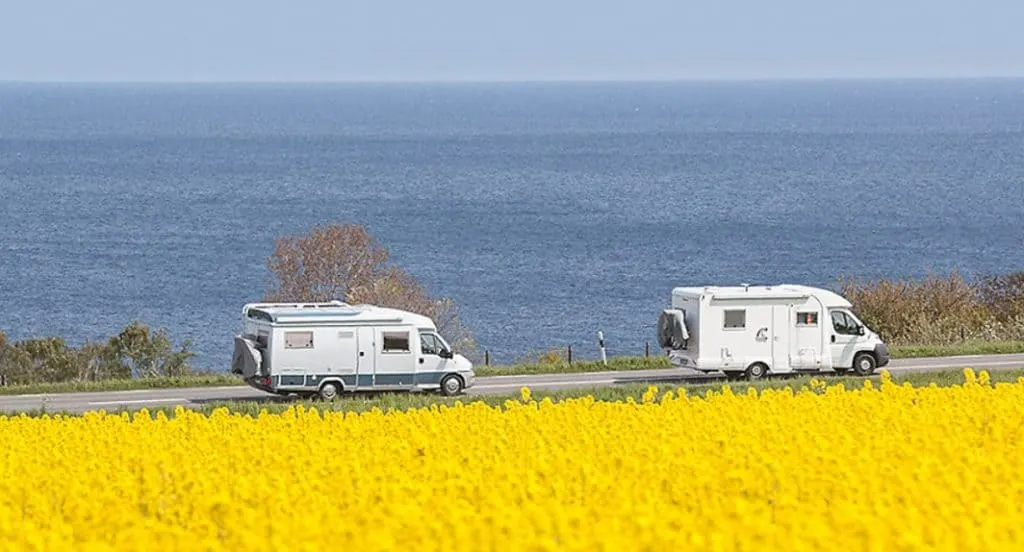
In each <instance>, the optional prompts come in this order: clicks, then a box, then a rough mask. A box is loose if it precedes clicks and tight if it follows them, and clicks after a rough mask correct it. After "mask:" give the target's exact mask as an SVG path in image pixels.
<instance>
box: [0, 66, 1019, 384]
mask: <svg viewBox="0 0 1024 552" xmlns="http://www.w3.org/2000/svg"><path fill="white" fill-rule="evenodd" d="M331 221H349V222H357V223H361V224H365V225H366V226H367V227H368V228H369V229H370V230H371V231H372V232H373V233H374V235H375V236H376V237H378V238H379V239H380V240H381V241H382V242H383V243H384V244H385V245H386V246H387V247H388V248H389V249H390V251H391V254H392V259H393V261H395V262H396V263H398V264H400V265H402V266H403V267H405V268H406V269H407V270H408V271H409V272H411V273H412V274H413V275H414V276H415V277H417V278H418V279H420V280H421V281H422V282H423V283H424V284H425V285H426V286H427V288H428V289H429V291H431V292H432V293H434V294H436V295H445V296H449V297H452V298H453V299H454V300H455V301H456V302H457V303H458V305H459V307H460V310H461V313H462V316H463V318H464V320H465V321H466V322H467V323H468V324H469V325H470V326H471V327H472V329H473V331H474V334H475V336H476V338H477V340H478V342H479V343H480V346H481V348H482V349H483V348H486V349H488V350H489V351H490V352H491V355H492V359H494V360H495V361H512V360H516V359H518V358H520V357H521V356H523V355H525V354H527V353H528V352H530V351H532V350H539V349H545V348H548V347H553V346H564V345H566V344H570V343H571V344H573V346H574V349H575V353H576V354H577V355H578V356H581V357H593V356H595V355H596V353H597V349H596V335H595V334H596V332H597V330H599V329H600V330H603V331H604V334H605V337H606V342H607V345H608V353H609V354H611V355H616V354H636V353H642V352H643V348H644V343H645V342H647V341H649V342H651V343H652V346H653V343H654V327H655V322H656V319H657V314H658V312H659V310H660V309H661V308H663V306H664V305H665V304H666V303H667V301H668V298H669V292H670V289H671V287H672V286H675V285H690V284H715V283H719V284H734V283H739V282H752V283H758V282H760V283H768V282H801V283H808V284H813V285H824V286H831V285H832V284H833V283H834V282H835V280H836V278H837V277H838V276H840V275H844V274H845V275H857V276H860V277H865V278H876V277H887V276H903V275H906V276H920V275H922V274H924V273H926V272H927V271H929V270H932V271H938V272H944V271H946V270H948V269H950V268H951V267H954V266H957V267H959V268H960V269H961V270H962V271H964V272H965V273H967V274H974V273H994V272H1005V271H1009V270H1021V269H1024V224H1022V222H1024V81H1021V80H1016V81H1015V80H991V81H987V80H978V81H946V82H941V81H833V82H758V83H629V84H625V83H623V84H607V83H602V84H599V83H593V84H591V83H586V84H583V83H580V84H460V85H445V84H433V85H428V84H418V85H412V84H410V85H315V86H313V85H309V86H303V85H276V86H275V85H252V86H249V85H188V86H186V85H41V84H7V85H0V306H2V309H0V329H2V330H3V331H5V332H6V333H7V334H8V335H9V336H10V337H12V338H14V339H18V338H25V337H31V336H43V335H61V336H64V337H65V338H66V339H68V341H69V342H72V343H79V342H81V341H82V340H84V339H86V338H90V339H104V338H106V337H107V336H109V335H111V334H113V333H116V332H117V331H119V330H120V329H121V328H122V327H124V325H125V324H126V323H127V322H128V321H130V320H132V319H139V320H142V321H144V322H146V323H148V324H150V325H153V326H163V327H166V328H168V330H169V331H170V334H171V336H172V337H173V338H175V339H176V340H181V339H184V338H189V339H192V340H193V341H194V344H195V345H194V349H195V350H196V352H197V353H198V356H197V358H196V359H195V365H196V366H199V367H202V368H213V369H224V368H226V367H227V364H228V363H229V361H230V355H231V349H232V344H231V337H232V336H233V335H234V334H235V333H236V332H237V330H238V329H239V327H240V324H241V321H240V309H241V307H242V305H243V304H244V303H245V302H247V301H253V300H258V299H259V298H260V296H261V294H262V292H263V290H264V288H265V286H266V284H267V282H268V276H269V274H268V272H267V270H266V265H265V263H266V259H267V256H268V255H269V254H270V252H271V251H272V249H273V246H274V239H275V237H277V236H279V235H282V234H285V233H294V232H302V231H305V230H308V229H309V228H310V227H311V226H312V225H314V224H317V223H325V222H331Z"/></svg>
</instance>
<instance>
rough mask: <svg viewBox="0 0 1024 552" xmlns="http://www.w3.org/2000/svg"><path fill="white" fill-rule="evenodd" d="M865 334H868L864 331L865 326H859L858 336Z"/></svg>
mask: <svg viewBox="0 0 1024 552" xmlns="http://www.w3.org/2000/svg"><path fill="white" fill-rule="evenodd" d="M865 333H867V332H866V330H865V329H864V326H857V335H864V334H865Z"/></svg>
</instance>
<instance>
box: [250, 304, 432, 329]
mask: <svg viewBox="0 0 1024 552" xmlns="http://www.w3.org/2000/svg"><path fill="white" fill-rule="evenodd" d="M242 316H243V317H250V318H257V319H261V320H266V321H268V322H271V323H274V324H337V323H351V324H364V323H394V324H411V325H414V326H416V327H418V328H436V326H435V325H434V321H433V320H431V319H430V318H429V317H427V316H423V315H421V314H416V313H413V312H408V311H404V310H401V309H394V308H387V307H378V306H376V305H362V304H361V305H350V304H348V303H343V302H341V301H331V302H326V303H249V304H247V305H245V307H243V309H242Z"/></svg>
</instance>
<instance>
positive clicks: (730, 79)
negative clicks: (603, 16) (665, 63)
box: [0, 73, 1024, 85]
mask: <svg viewBox="0 0 1024 552" xmlns="http://www.w3.org/2000/svg"><path fill="white" fill-rule="evenodd" d="M993 80H1002V81H1013V80H1024V73H1021V74H990V75H835V76H784V75H780V76H747V77H742V76H717V77H712V76H708V77H649V78H642V77H638V78H615V77H600V78H599V77H582V78H579V77H576V78H573V77H563V78H553V77H552V78H545V77H534V78H490V79H487V78H439V79H414V78H410V79H406V78H394V79H387V78H385V79H279V80H269V79H203V78H199V79H0V85H26V84H31V85H40V84H53V85H74V84H82V85H153V84H164V85H192V84H215V85H332V84H344V85H382V84H393V85H405V84H414V85H417V84H634V83H635V84H645V83H651V84H676V83H678V84H686V83H691V84H700V83H770V82H835V81H844V82H846V81H849V82H866V81H876V82H877V81H890V82H893V81H993Z"/></svg>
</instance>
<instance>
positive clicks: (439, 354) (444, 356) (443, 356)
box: [437, 349, 455, 358]
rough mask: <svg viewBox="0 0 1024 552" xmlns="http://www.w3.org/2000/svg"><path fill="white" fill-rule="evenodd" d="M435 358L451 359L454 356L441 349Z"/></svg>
mask: <svg viewBox="0 0 1024 552" xmlns="http://www.w3.org/2000/svg"><path fill="white" fill-rule="evenodd" d="M437 356H439V357H441V358H453V357H454V356H455V355H454V354H452V352H451V351H449V350H448V349H441V350H440V351H438V353H437Z"/></svg>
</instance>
